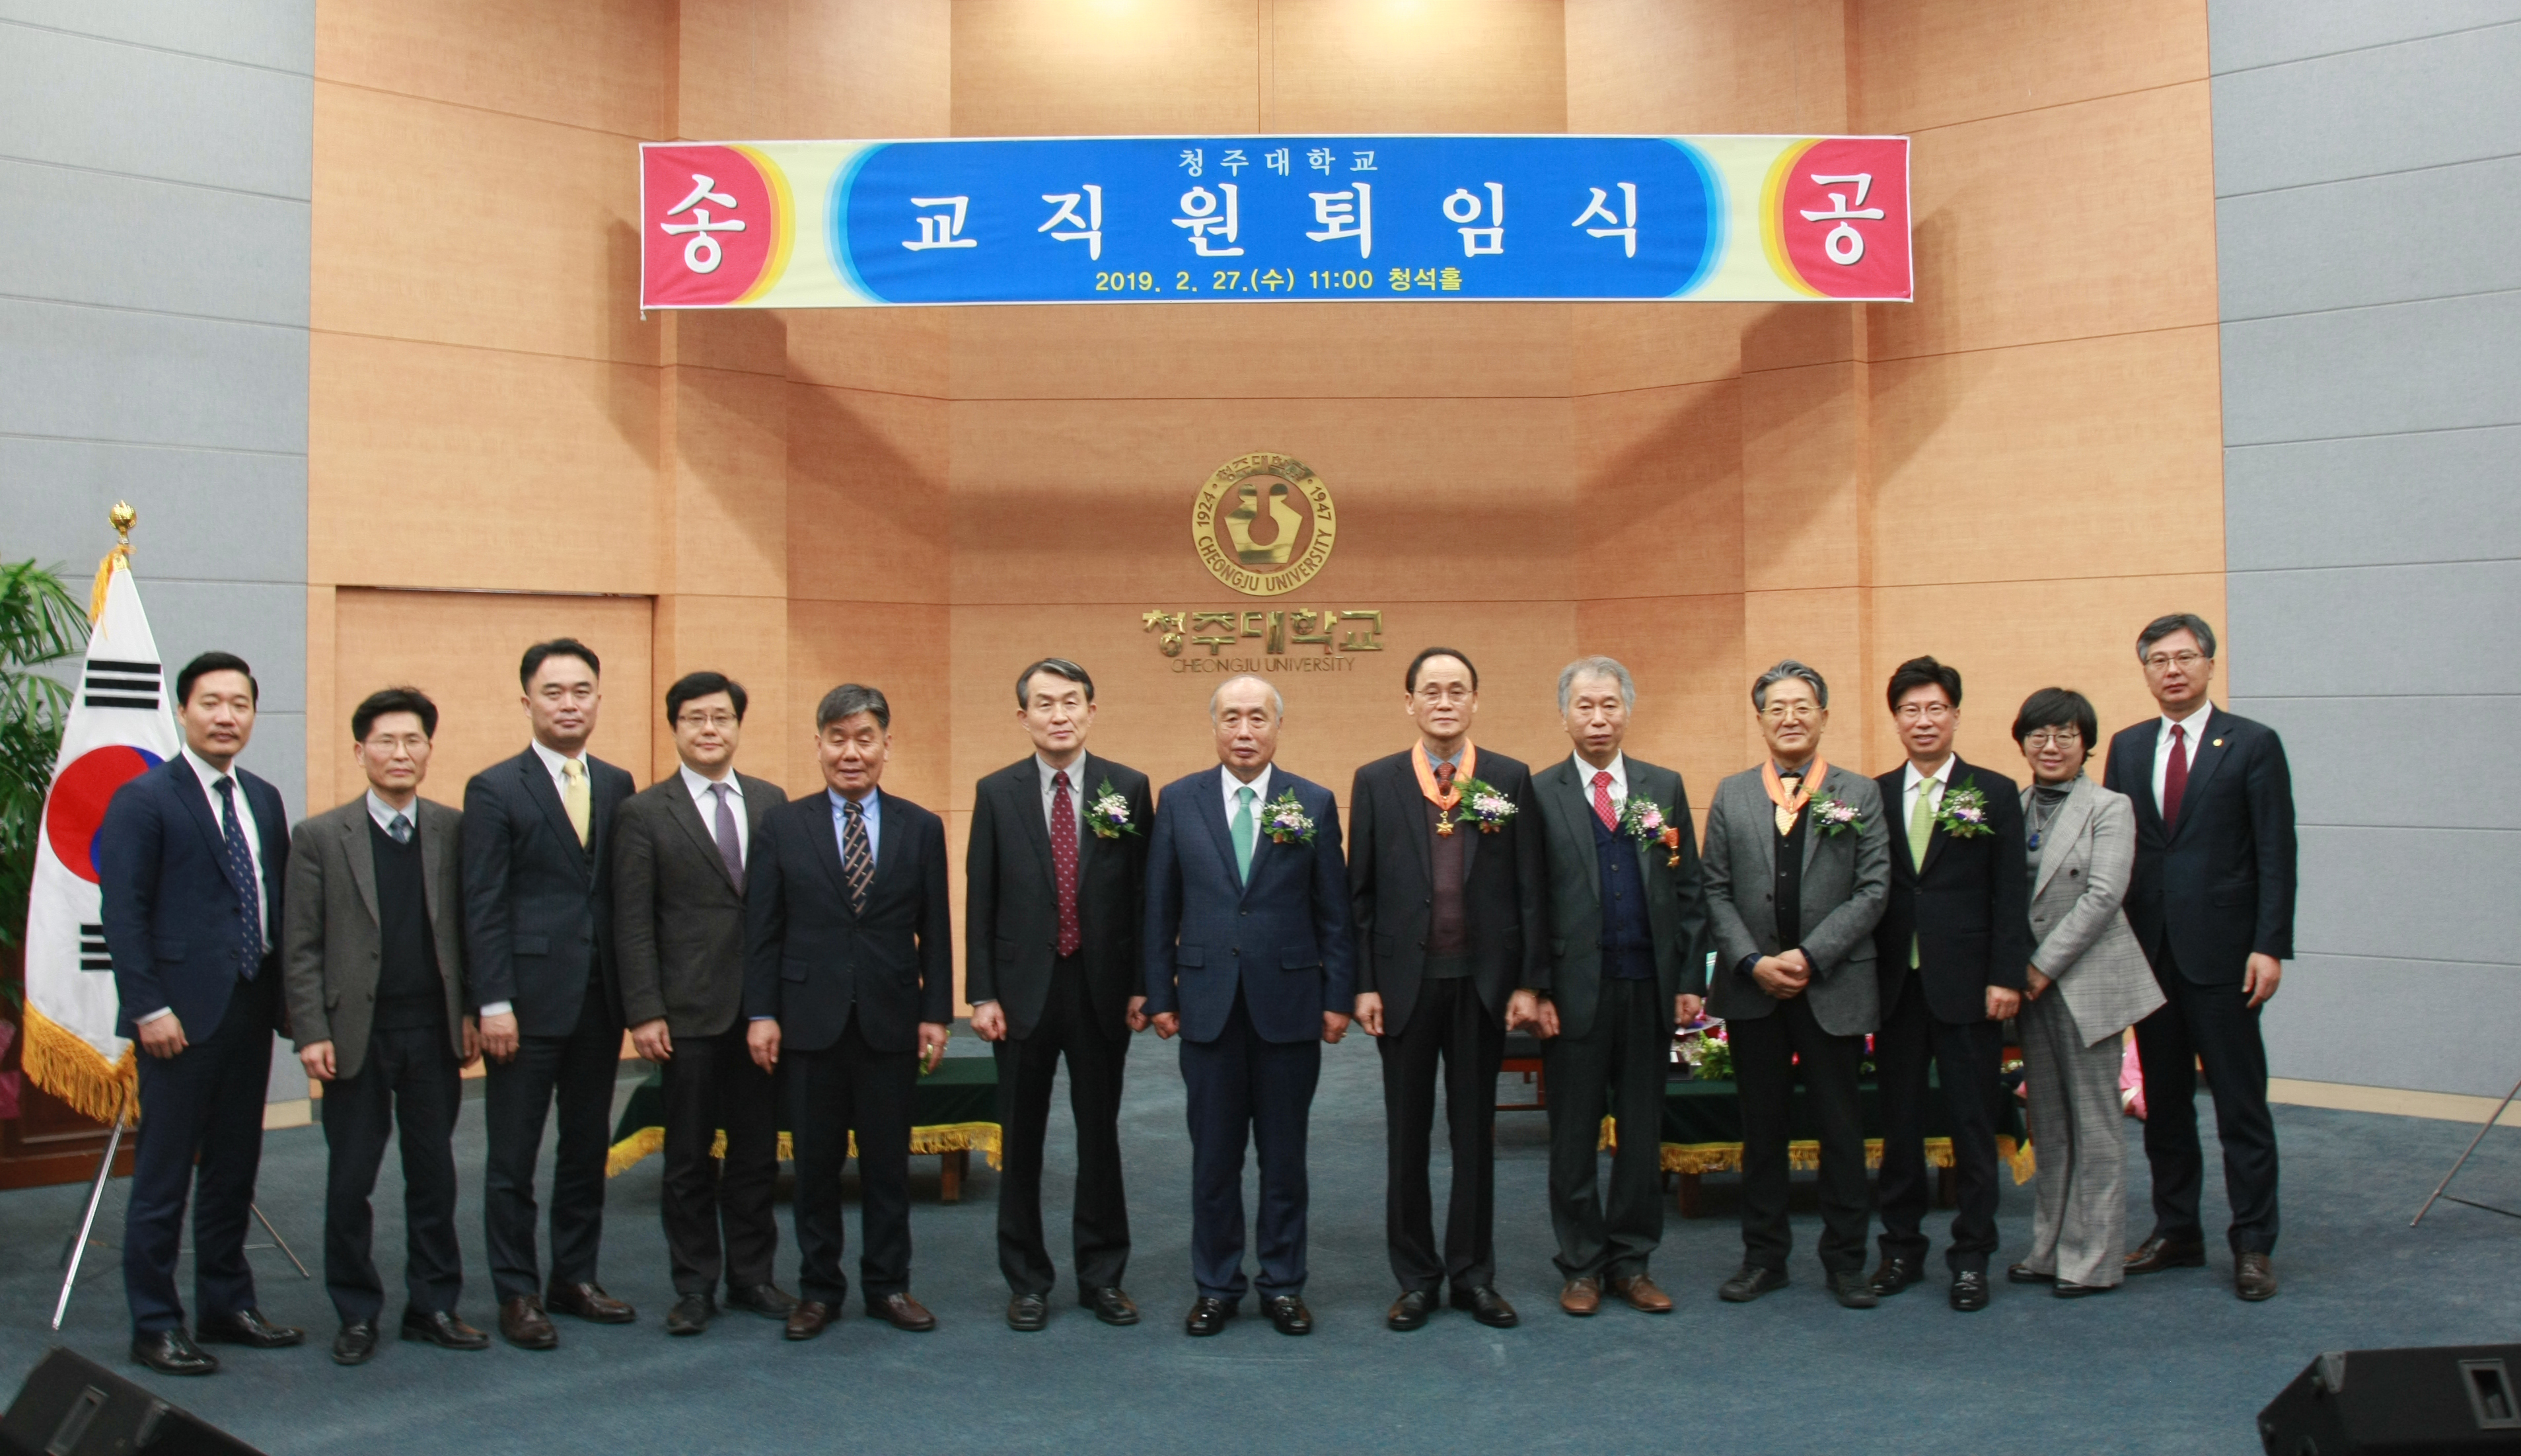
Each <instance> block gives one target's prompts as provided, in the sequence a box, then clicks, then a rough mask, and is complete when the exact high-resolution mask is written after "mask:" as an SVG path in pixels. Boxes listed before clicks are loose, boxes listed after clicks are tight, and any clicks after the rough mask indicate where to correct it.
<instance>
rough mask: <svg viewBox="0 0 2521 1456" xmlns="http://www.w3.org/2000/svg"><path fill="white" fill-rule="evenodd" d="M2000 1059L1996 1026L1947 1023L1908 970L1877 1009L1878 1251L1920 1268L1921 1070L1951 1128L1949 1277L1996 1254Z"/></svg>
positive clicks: (1923, 1194) (1923, 1197)
mask: <svg viewBox="0 0 2521 1456" xmlns="http://www.w3.org/2000/svg"><path fill="white" fill-rule="evenodd" d="M2003 1060H2004V1026H2003V1024H2002V1023H1999V1022H1990V1021H1976V1022H1965V1023H1959V1024H1954V1023H1951V1022H1947V1021H1944V1020H1942V1019H1940V1018H1938V1017H1937V1016H1936V1015H1935V1014H1934V1012H1933V1011H1932V1010H1931V1009H1929V1008H1928V1007H1927V1005H1926V986H1925V982H1924V980H1923V979H1922V978H1919V977H1918V976H1917V974H1916V973H1915V972H1913V971H1912V972H1910V973H1909V974H1908V975H1907V976H1906V977H1905V978H1902V982H1901V986H1900V990H1899V992H1898V994H1897V995H1895V996H1894V997H1893V999H1892V1002H1891V1004H1890V1005H1889V1006H1886V1007H1884V1008H1883V1011H1882V1029H1881V1030H1879V1031H1877V1032H1875V1033H1874V1036H1873V1068H1874V1073H1875V1077H1876V1080H1877V1082H1878V1084H1879V1085H1880V1087H1881V1089H1882V1173H1881V1180H1880V1182H1879V1183H1878V1184H1877V1186H1876V1187H1875V1189H1874V1201H1875V1204H1876V1206H1879V1207H1880V1208H1881V1210H1882V1252H1883V1255H1884V1256H1885V1257H1886V1258H1887V1257H1891V1256H1894V1255H1896V1256H1898V1257H1901V1258H1904V1259H1910V1260H1913V1261H1915V1262H1917V1263H1918V1264H1920V1265H1922V1264H1923V1263H1924V1261H1925V1257H1926V1248H1927V1239H1926V1236H1925V1234H1924V1233H1923V1232H1922V1228H1923V1224H1924V1222H1925V1217H1926V1208H1927V1206H1928V1205H1929V1204H1930V1203H1931V1202H1932V1200H1933V1193H1932V1192H1931V1190H1930V1187H1929V1184H1928V1180H1927V1177H1926V1099H1927V1098H1929V1097H1932V1096H1935V1095H1936V1092H1935V1089H1933V1088H1930V1087H1928V1086H1927V1085H1926V1068H1927V1064H1928V1063H1929V1062H1932V1063H1933V1064H1934V1069H1935V1075H1936V1077H1937V1079H1938V1080H1939V1081H1940V1082H1941V1083H1942V1096H1943V1099H1944V1115H1945V1117H1946V1120H1947V1121H1948V1125H1949V1126H1950V1127H1951V1133H1952V1171H1953V1174H1954V1181H1955V1182H1956V1183H1958V1184H1959V1189H1958V1194H1959V1204H1960V1206H1959V1208H1958V1209H1957V1210H1956V1211H1955V1212H1954V1213H1953V1214H1952V1241H1951V1247H1950V1248H1948V1249H1947V1250H1945V1251H1944V1262H1945V1263H1946V1264H1947V1265H1948V1266H1950V1268H1951V1271H1952V1272H1953V1273H1955V1274H1957V1273H1960V1272H1961V1271H1962V1270H1965V1269H1968V1270H1975V1271H1977V1272H1979V1273H1981V1274H1984V1273H1986V1272H1987V1260H1988V1255H1990V1254H1992V1253H1994V1252H1995V1248H1996V1236H1995V1200H1996V1187H1995V1107H1996V1098H1997V1097H1998V1096H1999V1095H2000V1093H1999V1092H1998V1090H1997V1086H1996V1072H1997V1068H1998V1067H1999V1065H2000V1064H2001V1063H2002V1062H2003Z"/></svg>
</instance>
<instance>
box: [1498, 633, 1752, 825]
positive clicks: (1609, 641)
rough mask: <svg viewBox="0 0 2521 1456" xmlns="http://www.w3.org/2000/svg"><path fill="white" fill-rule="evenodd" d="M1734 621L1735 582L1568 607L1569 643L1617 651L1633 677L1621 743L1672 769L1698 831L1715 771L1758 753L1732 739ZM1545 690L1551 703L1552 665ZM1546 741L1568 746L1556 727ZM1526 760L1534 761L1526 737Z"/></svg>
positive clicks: (1737, 653) (1738, 646) (1742, 715)
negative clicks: (1713, 591)
mask: <svg viewBox="0 0 2521 1456" xmlns="http://www.w3.org/2000/svg"><path fill="white" fill-rule="evenodd" d="M1742 629H1743V611H1742V597H1741V594H1740V593H1738V592H1728V593H1721V594H1719V595H1714V596H1672V597H1623V598H1615V599H1610V600H1601V599H1596V600H1592V601H1587V602H1583V603H1580V604H1579V605H1578V607H1577V611H1576V637H1577V652H1578V653H1581V654H1586V655H1590V654H1595V653H1598V654H1601V655H1602V656H1605V657H1611V658H1617V659H1619V660H1620V665H1622V666H1624V667H1626V668H1627V669H1628V674H1629V676H1631V677H1633V678H1635V679H1636V684H1637V704H1636V707H1635V709H1634V710H1633V712H1632V713H1631V714H1630V717H1629V720H1628V738H1627V751H1630V752H1633V753H1635V754H1636V755H1637V756H1638V757H1640V758H1643V759H1645V760H1646V761H1647V762H1649V763H1660V764H1662V765H1664V766H1665V767H1667V768H1676V769H1678V770H1680V775H1681V781H1682V783H1683V784H1684V785H1685V786H1686V787H1687V788H1688V790H1689V795H1690V804H1691V806H1692V808H1693V810H1694V811H1695V812H1696V814H1697V817H1698V827H1699V828H1700V830H1701V831H1704V830H1705V828H1706V825H1707V803H1708V798H1709V796H1711V795H1713V794H1714V793H1715V792H1716V785H1717V783H1718V781H1719V780H1720V779H1722V778H1723V777H1724V776H1725V775H1727V774H1730V773H1735V772H1737V771H1739V770H1741V769H1744V768H1747V767H1749V766H1750V765H1751V764H1753V763H1756V762H1758V761H1759V760H1758V758H1757V756H1756V755H1755V754H1754V753H1752V752H1751V751H1746V749H1745V748H1744V746H1743V741H1742V732H1743V726H1744V725H1745V724H1747V723H1748V722H1749V721H1750V713H1751V707H1750V701H1749V699H1748V697H1747V696H1746V695H1747V694H1748V693H1749V692H1750V688H1751V675H1752V670H1751V668H1750V666H1749V664H1748V663H1747V662H1746V661H1745V660H1744V658H1743V641H1742ZM1570 656H1571V658H1572V657H1573V656H1575V654H1570ZM1760 665H1761V666H1765V665H1767V664H1766V663H1765V662H1763V663H1761V664H1760ZM1548 691H1549V693H1550V694H1551V697H1550V706H1551V708H1552V709H1553V710H1554V709H1555V708H1556V706H1557V699H1556V691H1557V678H1556V677H1555V676H1554V675H1553V676H1552V677H1551V678H1550V681H1549V687H1548ZM1550 749H1551V752H1550V754H1549V755H1548V756H1549V757H1551V758H1559V757H1564V756H1566V755H1567V754H1568V753H1570V752H1573V751H1574V745H1573V744H1572V743H1571V742H1570V741H1568V740H1567V739H1566V738H1565V737H1564V730H1563V729H1562V730H1561V737H1560V738H1559V740H1558V742H1556V743H1555V744H1552V745H1550ZM1532 761H1533V762H1534V764H1535V765H1537V764H1539V763H1540V762H1541V761H1543V760H1542V758H1541V756H1539V751H1538V749H1537V748H1536V749H1535V757H1534V758H1533V760H1532Z"/></svg>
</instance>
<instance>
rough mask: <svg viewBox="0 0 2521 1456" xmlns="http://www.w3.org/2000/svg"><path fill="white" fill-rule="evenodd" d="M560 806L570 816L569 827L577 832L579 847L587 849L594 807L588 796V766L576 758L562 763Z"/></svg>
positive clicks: (564, 760)
mask: <svg viewBox="0 0 2521 1456" xmlns="http://www.w3.org/2000/svg"><path fill="white" fill-rule="evenodd" d="M560 776H561V780H562V785H563V787H562V789H561V791H560V806H561V808H562V810H563V811H565V812H566V813H567V814H568V815H569V827H570V828H572V829H573V830H576V831H577V847H579V848H580V849H583V848H585V847H586V827H587V825H588V823H589V822H590V821H591V820H592V819H593V817H594V813H593V806H592V805H591V804H590V803H589V802H588V800H587V796H586V765H585V764H583V763H580V762H578V761H577V760H576V759H574V758H566V759H563V760H562V761H561V765H560Z"/></svg>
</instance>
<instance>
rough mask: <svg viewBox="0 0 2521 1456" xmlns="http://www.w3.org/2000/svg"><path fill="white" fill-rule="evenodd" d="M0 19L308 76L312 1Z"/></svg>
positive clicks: (63, 8) (119, 6)
mask: <svg viewBox="0 0 2521 1456" xmlns="http://www.w3.org/2000/svg"><path fill="white" fill-rule="evenodd" d="M0 20H10V21H23V22H25V23H28V24H30V25H44V26H48V27H50V28H52V29H56V30H73V31H76V32H78V33H79V34H81V35H95V36H101V37H103V38H105V39H107V40H127V41H131V42H134V43H136V44H139V45H146V46H155V47H158V48H159V49H161V50H173V51H187V52H190V53H192V54H193V55H197V56H212V57H216V58H218V59H219V60H222V61H241V62H244V63H245V64H247V65H249V66H267V67H271V68H275V69H279V70H294V71H297V72H298V74H300V75H310V74H312V73H313V72H314V69H315V0H218V3H216V4H205V3H203V0H0Z"/></svg>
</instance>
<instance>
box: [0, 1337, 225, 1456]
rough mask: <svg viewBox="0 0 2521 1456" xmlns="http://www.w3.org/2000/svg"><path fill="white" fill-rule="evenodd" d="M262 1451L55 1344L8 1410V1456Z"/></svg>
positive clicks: (3, 1440)
mask: <svg viewBox="0 0 2521 1456" xmlns="http://www.w3.org/2000/svg"><path fill="white" fill-rule="evenodd" d="M143 1451H146V1452H150V1453H152V1456H262V1453H261V1452H260V1451H258V1450H256V1449H255V1448H253V1447H252V1446H249V1445H247V1444H246V1443H245V1442H244V1441H241V1440H238V1439H237V1438H236V1437H235V1436H233V1435H230V1434H228V1433H226V1432H224V1431H221V1430H219V1429H218V1428H217V1427H215V1426H212V1425H211V1424H210V1423H208V1422H207V1421H205V1420H203V1419H202V1418H201V1417H199V1416H197V1415H194V1414H193V1413H192V1412H190V1411H187V1410H181V1409H178V1408H177V1407H175V1406H171V1405H168V1404H167V1403H166V1402H165V1401H163V1400H160V1399H159V1398H158V1397H157V1396H155V1395H152V1394H150V1393H149V1392H148V1391H147V1390H145V1389H143V1388H140V1387H139V1386H135V1385H133V1384H132V1383H131V1382H129V1381H127V1380H124V1379H123V1378H122V1377H121V1376H118V1375H116V1374H115V1373H114V1372H113V1371H111V1370H108V1369H106V1368H105V1367H104V1366H102V1365H99V1364H98V1363H96V1362H95V1361H94V1360H90V1359H86V1358H84V1357H82V1356H79V1355H74V1354H72V1353H70V1352H69V1350H66V1349H56V1350H54V1351H53V1352H52V1353H51V1354H49V1355H46V1356H45V1357H44V1360H43V1363H42V1364H40V1365H37V1366H36V1367H35V1369H34V1373H33V1374H31V1375H29V1376H27V1377H26V1383H25V1384H24V1385H23V1386H21V1387H19V1388H18V1398H17V1399H15V1400H13V1401H11V1402H9V1413H8V1414H7V1415H5V1416H0V1453H6V1456H110V1453H111V1456H120V1453H122V1452H133V1453H138V1452H143Z"/></svg>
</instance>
